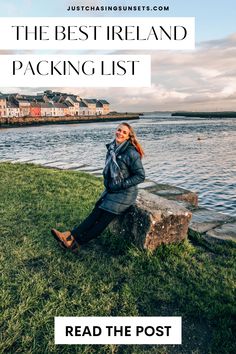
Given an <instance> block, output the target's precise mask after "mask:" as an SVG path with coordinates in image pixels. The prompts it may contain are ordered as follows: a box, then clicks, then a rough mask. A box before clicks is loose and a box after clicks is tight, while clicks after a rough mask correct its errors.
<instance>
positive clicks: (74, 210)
mask: <svg viewBox="0 0 236 354" xmlns="http://www.w3.org/2000/svg"><path fill="white" fill-rule="evenodd" d="M0 180H1V183H0V203H1V205H0V237H1V243H0V245H1V260H0V264H1V268H2V277H1V285H0V292H1V299H0V306H1V307H2V308H1V337H2V338H1V343H0V352H1V353H60V354H61V353H89V354H92V353H102V354H103V353H128V354H129V353H134V354H136V353H137V354H138V353H153V354H154V353H160V354H164V353H168V354H169V353H194V354H204V353H221V354H224V353H225V354H226V353H227V354H229V353H235V352H236V347H235V343H234V333H235V327H234V326H235V322H234V321H235V315H236V311H235V302H234V300H235V298H234V291H235V288H234V287H235V282H234V281H235V273H236V270H235V253H236V252H235V247H233V245H224V246H220V245H218V246H215V247H211V248H209V247H206V245H204V244H202V243H201V241H200V240H197V239H196V238H195V240H192V241H186V242H184V243H182V244H179V245H171V246H165V247H160V248H159V249H158V250H157V251H156V252H155V253H154V254H153V255H151V254H149V253H147V252H145V251H141V250H138V249H137V248H136V247H135V246H133V245H128V244H126V243H125V242H121V240H119V239H118V237H117V236H116V235H110V234H109V232H108V231H106V232H105V233H104V234H103V235H102V236H101V237H100V238H99V239H98V240H96V241H92V242H91V243H90V244H89V245H87V246H84V247H83V248H82V249H81V251H80V253H79V254H78V255H76V256H75V255H74V254H71V253H69V252H65V251H63V250H61V249H60V248H59V247H58V245H57V244H56V242H55V240H54V239H53V237H52V236H51V235H50V228H51V227H57V228H59V229H61V230H65V229H68V228H71V227H72V226H74V225H75V224H77V223H78V222H79V221H81V220H82V219H83V218H84V217H85V216H86V215H87V214H88V213H89V211H90V210H91V208H92V206H93V203H94V201H95V200H96V198H97V197H98V196H99V194H100V192H101V191H102V181H101V179H98V178H95V177H92V176H88V175H87V174H83V173H79V172H75V171H59V170H54V169H45V168H42V167H38V166H33V165H24V164H7V163H2V164H0ZM172 315H177V316H178V315H180V316H183V345H182V346H135V345H131V346H115V345H107V346H105V345H104V346H89V345H87V346H79V345H78V346H72V345H71V346H64V345H62V346H61V345H60V346H55V345H54V316H172Z"/></svg>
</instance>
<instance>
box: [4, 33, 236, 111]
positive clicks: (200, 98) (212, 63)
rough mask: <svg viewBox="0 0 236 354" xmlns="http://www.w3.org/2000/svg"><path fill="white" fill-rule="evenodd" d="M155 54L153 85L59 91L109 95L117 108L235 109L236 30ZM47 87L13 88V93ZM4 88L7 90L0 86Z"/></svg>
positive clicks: (144, 109) (34, 90)
mask: <svg viewBox="0 0 236 354" xmlns="http://www.w3.org/2000/svg"><path fill="white" fill-rule="evenodd" d="M119 53H121V52H119ZM123 53H127V54H133V52H127V51H126V52H124V51H123V52H122V54H123ZM145 53H146V54H147V52H144V51H143V52H140V54H145ZM110 54H111V53H110ZM112 54H118V52H115V51H113V52H112ZM151 55H152V86H151V87H150V88H109V87H108V88H101V89H100V88H66V87H61V88H58V87H57V88H55V90H56V91H60V90H61V91H64V92H71V93H77V94H79V95H80V96H81V97H97V98H106V99H107V100H108V101H109V102H110V103H111V106H112V109H113V110H117V111H153V110H235V96H236V60H235V58H236V33H233V34H231V35H230V36H229V37H226V38H224V39H221V40H212V41H207V42H202V43H199V44H198V46H197V49H196V50H193V51H155V52H154V51H153V52H152V53H151ZM44 89H45V88H38V89H30V88H28V89H27V88H24V89H17V88H12V92H13V91H14V92H16V91H20V92H23V91H24V93H26V92H38V91H43V90H44ZM52 89H53V88H52ZM7 90H8V89H7ZM9 90H10V89H9ZM9 90H8V91H9ZM0 91H6V89H3V88H0Z"/></svg>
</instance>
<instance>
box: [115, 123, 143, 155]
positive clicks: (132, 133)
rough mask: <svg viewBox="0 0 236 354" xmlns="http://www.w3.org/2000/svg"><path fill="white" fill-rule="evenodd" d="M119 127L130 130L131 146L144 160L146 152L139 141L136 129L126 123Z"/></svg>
mask: <svg viewBox="0 0 236 354" xmlns="http://www.w3.org/2000/svg"><path fill="white" fill-rule="evenodd" d="M119 125H124V126H126V127H127V128H128V129H129V140H130V142H131V144H132V145H133V146H134V147H135V149H136V150H137V151H138V153H139V155H140V157H141V158H142V157H143V156H144V151H143V148H142V146H141V144H140V143H139V141H138V139H137V136H136V134H135V131H134V129H133V128H132V127H131V125H129V124H128V123H126V122H122V123H120V124H119Z"/></svg>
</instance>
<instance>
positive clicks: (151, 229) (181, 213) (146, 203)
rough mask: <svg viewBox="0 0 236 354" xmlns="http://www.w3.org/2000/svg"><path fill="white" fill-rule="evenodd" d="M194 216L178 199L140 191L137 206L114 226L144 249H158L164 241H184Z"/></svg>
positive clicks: (116, 221) (116, 220) (118, 218)
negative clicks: (168, 198) (174, 199)
mask: <svg viewBox="0 0 236 354" xmlns="http://www.w3.org/2000/svg"><path fill="white" fill-rule="evenodd" d="M191 216H192V213H191V212H190V211H189V210H187V209H185V208H184V207H182V206H180V205H178V204H177V203H176V202H173V201H171V200H167V199H165V198H162V197H160V196H157V195H154V194H152V193H149V192H147V191H145V190H140V191H139V195H138V198H137V203H136V205H135V206H133V207H131V208H130V209H129V210H128V211H127V212H126V213H125V214H124V215H121V216H119V217H117V218H116V219H115V220H114V221H113V222H112V223H111V224H110V229H111V231H112V232H114V233H115V234H119V236H120V237H124V238H126V239H127V238H129V240H130V241H131V242H133V243H134V244H135V245H137V246H138V247H140V248H145V249H149V250H155V249H156V248H157V247H158V246H160V245H161V244H170V243H176V242H179V241H182V240H184V239H185V238H186V237H187V232H188V225H189V221H190V219H191Z"/></svg>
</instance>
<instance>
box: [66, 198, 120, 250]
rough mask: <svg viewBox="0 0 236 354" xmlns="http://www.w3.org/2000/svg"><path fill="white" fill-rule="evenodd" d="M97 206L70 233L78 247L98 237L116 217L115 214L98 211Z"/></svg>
mask: <svg viewBox="0 0 236 354" xmlns="http://www.w3.org/2000/svg"><path fill="white" fill-rule="evenodd" d="M98 205H99V204H98ZM98 205H96V206H95V208H94V209H93V210H92V212H91V214H89V216H88V217H87V218H86V219H85V220H84V221H83V222H82V223H81V224H80V225H79V226H77V227H75V228H74V229H73V230H72V231H71V233H72V235H73V236H74V237H75V239H76V241H77V242H78V243H79V245H83V244H85V243H87V242H89V241H90V240H92V239H93V238H96V237H98V236H99V235H100V234H101V233H102V232H103V230H105V228H106V227H107V226H108V225H109V224H110V222H111V221H112V220H113V219H114V218H115V217H116V214H113V213H110V212H109V211H106V210H103V209H99V207H98Z"/></svg>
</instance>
